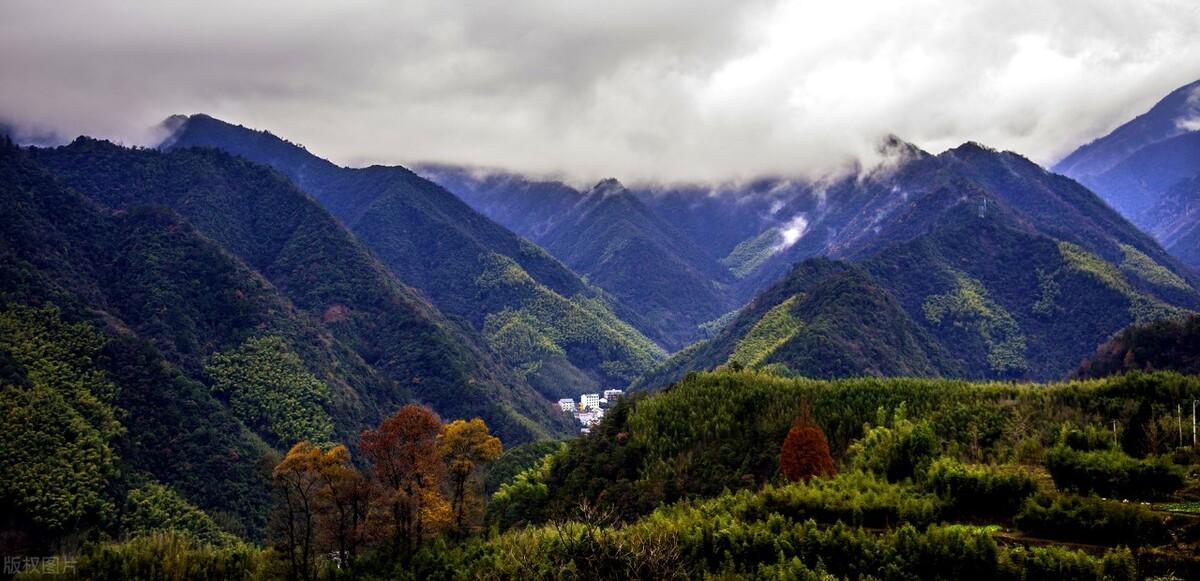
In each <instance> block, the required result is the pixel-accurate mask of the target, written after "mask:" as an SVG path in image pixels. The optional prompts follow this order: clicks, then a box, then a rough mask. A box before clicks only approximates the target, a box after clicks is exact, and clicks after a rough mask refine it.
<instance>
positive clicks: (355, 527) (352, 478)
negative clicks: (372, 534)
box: [317, 445, 371, 567]
mask: <svg viewBox="0 0 1200 581" xmlns="http://www.w3.org/2000/svg"><path fill="white" fill-rule="evenodd" d="M317 475H318V477H319V478H320V480H321V489H320V499H321V501H322V502H321V513H320V514H321V519H320V529H321V532H322V533H323V535H322V536H323V540H324V541H325V542H326V544H327V546H329V547H331V548H333V549H334V550H336V551H337V552H338V557H339V559H340V561H341V563H342V565H343V566H345V567H350V566H351V565H352V564H353V562H354V558H355V557H356V556H357V554H358V547H359V545H360V544H361V543H362V540H363V535H364V528H365V526H366V522H367V513H368V511H369V510H370V500H371V494H370V493H371V486H370V482H368V481H367V479H366V478H365V477H364V476H363V475H362V473H361V472H359V471H358V468H356V467H355V466H354V464H353V463H352V462H351V460H350V451H349V450H347V449H346V447H345V446H342V445H338V446H334V447H333V448H331V449H330V450H329V451H327V452H325V453H324V454H323V455H322V457H321V463H320V466H319V470H318V472H317Z"/></svg>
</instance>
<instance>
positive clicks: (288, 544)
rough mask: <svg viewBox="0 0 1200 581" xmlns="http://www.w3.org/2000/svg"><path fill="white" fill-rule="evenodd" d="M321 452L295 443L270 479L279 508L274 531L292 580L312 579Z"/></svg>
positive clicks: (318, 506)
mask: <svg viewBox="0 0 1200 581" xmlns="http://www.w3.org/2000/svg"><path fill="white" fill-rule="evenodd" d="M320 463H321V449H320V448H318V447H317V446H314V445H313V444H310V443H308V442H299V443H297V444H296V445H295V446H292V449H291V450H288V453H287V455H286V456H284V458H283V460H282V461H280V462H279V464H278V465H277V466H275V470H274V471H273V472H272V476H273V477H274V481H275V489H276V491H277V492H278V494H279V498H280V501H281V504H280V505H279V506H278V508H277V510H276V513H275V523H274V524H275V529H276V532H277V534H278V535H279V540H280V541H281V543H282V545H283V547H282V548H283V549H284V551H285V552H286V553H287V556H288V561H289V564H290V565H291V569H292V571H291V576H292V578H293V579H312V578H314V577H315V576H316V570H315V559H314V551H315V546H314V545H315V542H316V534H317V512H318V511H319V510H320V502H321V501H320V490H321V479H320V476H319V475H318V472H319V465H320Z"/></svg>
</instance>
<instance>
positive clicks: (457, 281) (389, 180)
mask: <svg viewBox="0 0 1200 581" xmlns="http://www.w3.org/2000/svg"><path fill="white" fill-rule="evenodd" d="M175 122H176V123H177V124H179V126H178V127H177V130H176V131H175V133H174V134H173V135H172V137H171V138H170V139H169V140H168V141H167V142H165V143H164V144H163V146H164V148H165V149H179V148H184V147H188V146H197V145H200V146H211V147H217V148H220V149H224V150H225V151H228V152H230V153H233V154H235V155H239V156H241V157H244V158H246V159H249V160H251V161H256V162H260V163H266V164H269V165H271V166H272V167H274V168H275V169H276V170H278V171H280V172H281V173H283V174H284V175H286V176H287V177H289V178H290V179H291V180H292V181H293V182H294V183H295V184H296V185H297V186H299V187H300V188H301V189H302V190H304V191H306V192H308V193H309V194H311V195H312V196H314V197H315V198H316V199H317V200H318V201H319V202H320V203H321V204H322V205H324V206H325V207H326V208H328V209H329V210H330V211H331V212H332V213H333V214H334V215H335V216H337V218H338V219H339V220H340V221H341V222H342V223H343V224H345V225H346V226H347V227H348V228H349V229H350V230H351V231H353V232H354V234H355V235H356V236H357V237H358V238H359V239H360V240H362V242H363V243H364V244H365V245H366V246H367V247H368V248H370V249H371V251H372V252H374V253H375V255H376V256H378V257H379V259H380V260H381V261H382V262H383V263H384V264H385V265H386V266H387V267H388V268H390V269H391V270H392V271H393V272H395V273H396V275H397V276H398V277H399V278H400V279H401V280H403V281H405V282H406V283H409V284H413V285H414V286H415V287H416V288H418V289H420V291H421V292H422V293H423V294H424V295H425V296H426V297H428V298H429V300H430V301H431V302H432V303H433V304H434V305H435V306H437V307H438V308H439V309H440V310H442V311H443V312H445V313H447V314H448V315H451V316H454V317H461V318H462V319H464V320H466V321H467V322H468V323H469V324H470V325H471V326H472V327H473V328H475V329H476V330H479V331H484V330H485V328H487V327H488V326H489V324H491V325H492V326H496V324H497V323H495V321H494V319H495V318H496V317H501V318H504V317H508V316H509V315H508V312H509V311H506V310H505V309H509V310H511V309H513V308H517V309H518V310H519V309H521V308H526V307H530V308H532V307H533V306H535V305H537V304H539V301H540V300H541V299H542V298H543V297H544V295H545V293H551V294H553V295H554V296H555V297H557V298H558V299H561V300H562V301H564V302H565V303H564V304H566V305H567V306H566V307H565V308H566V309H567V310H568V311H570V312H571V314H572V315H573V316H576V317H579V318H580V319H581V320H591V319H594V318H595V317H601V318H612V319H616V318H617V316H616V315H615V314H614V313H613V309H614V308H617V309H618V313H619V314H620V315H622V316H626V315H627V314H628V313H627V311H625V310H622V309H620V307H619V306H617V305H615V301H612V300H611V299H609V298H608V297H606V296H604V295H603V294H601V293H598V292H597V291H596V290H595V289H594V288H592V287H589V286H588V285H587V284H585V283H584V282H583V281H582V280H580V279H579V277H578V276H576V275H575V274H574V273H572V272H571V271H570V270H569V269H567V268H566V267H565V266H563V265H562V264H561V263H560V262H558V261H557V260H554V259H553V258H552V257H550V256H549V255H548V254H546V253H545V252H544V251H542V250H541V249H539V248H538V247H536V246H534V245H533V244H531V243H529V242H528V241H525V240H523V239H521V238H520V237H518V236H516V235H515V234H513V233H512V232H510V231H509V230H507V229H505V228H504V227H502V226H500V225H499V224H496V223H495V222H493V221H491V220H489V219H488V218H486V217H485V216H483V215H482V214H479V213H478V212H476V211H474V210H472V209H471V208H470V207H469V206H467V205H466V204H465V203H463V202H462V201H461V200H459V199H458V198H456V197H455V196H454V195H452V194H450V193H449V192H447V191H446V190H444V189H443V188H441V187H440V186H438V185H436V184H434V183H432V182H429V181H428V180H425V179H423V178H420V177H419V176H417V175H416V174H414V173H412V172H411V171H409V170H407V169H405V168H402V167H383V166H373V167H369V168H363V169H352V168H342V167H338V166H336V165H334V164H332V163H330V162H328V161H326V160H323V159H321V158H318V157H316V156H314V155H312V154H310V153H308V152H307V151H306V150H304V149H303V148H301V147H299V146H296V145H294V144H291V143H288V142H286V141H284V140H282V139H279V138H277V137H275V136H273V135H271V134H269V133H266V132H256V131H252V130H249V129H246V128H243V127H238V126H233V125H229V124H227V123H224V122H221V121H218V120H215V119H212V118H211V117H207V116H203V115H193V116H191V117H189V118H186V119H182V120H180V119H176V120H175ZM494 256H500V257H503V258H505V259H508V260H511V261H512V262H513V263H514V264H515V265H516V266H517V267H519V268H520V270H521V271H523V272H524V273H525V274H526V275H528V276H529V277H530V279H531V280H532V281H534V282H535V283H536V284H534V285H522V286H515V287H508V288H507V289H506V292H507V294H506V295H505V296H504V297H503V299H502V300H497V297H496V296H495V293H491V292H489V291H490V289H487V288H485V287H483V286H481V283H482V281H484V280H486V278H487V276H488V269H489V268H490V266H491V264H492V263H493V257H494ZM518 293H519V294H518ZM489 320H492V322H491V323H489ZM535 320H537V321H543V319H535ZM595 329H596V333H598V335H597V336H595V337H594V339H595V341H596V342H604V343H612V344H618V345H620V346H621V348H620V349H615V350H614V349H606V348H602V347H600V346H599V345H598V344H595V345H591V346H590V348H589V349H579V348H578V347H579V345H574V344H573V345H570V346H568V345H563V344H559V343H555V345H554V348H555V349H551V350H550V351H548V352H553V353H555V354H558V353H560V352H561V353H565V354H566V355H565V357H558V358H557V359H556V360H555V362H554V365H552V366H550V367H553V368H554V369H555V370H556V372H555V373H554V374H552V375H545V374H542V373H541V372H542V370H543V369H542V367H541V366H540V365H532V366H531V365H525V364H524V363H525V362H524V361H521V360H519V358H518V359H510V360H508V361H507V362H508V363H509V364H510V365H511V366H512V367H513V368H514V369H515V370H517V371H519V372H523V373H525V374H527V375H528V378H529V381H530V382H531V383H532V384H533V385H534V386H535V387H537V388H538V389H539V390H541V391H542V392H543V393H544V394H547V395H549V396H554V395H556V394H557V390H560V389H563V387H565V386H561V385H558V382H559V381H560V380H561V379H562V376H563V374H566V375H568V376H570V377H571V378H573V381H576V382H582V386H580V385H579V384H577V387H578V388H579V389H586V388H588V387H589V386H591V387H598V386H601V385H604V386H612V385H624V384H625V383H627V382H628V381H629V380H631V379H632V378H633V377H634V376H636V374H637V373H639V372H640V371H642V370H644V369H645V368H647V367H648V365H649V362H652V361H653V360H654V359H656V358H658V357H661V355H662V353H661V350H660V349H659V348H658V347H657V346H655V345H654V344H653V343H652V342H650V341H649V340H647V339H645V337H642V336H641V335H640V334H639V333H637V332H634V333H632V334H618V333H615V332H613V327H612V326H611V325H600V324H597V325H595ZM533 330H534V331H535V332H536V333H537V334H538V335H540V336H541V337H543V338H549V340H551V341H552V342H553V341H556V340H557V339H559V338H560V337H559V335H561V333H558V332H556V331H555V330H553V329H549V328H535V329H533ZM485 336H487V337H489V339H493V338H495V337H496V335H495V334H490V333H485ZM592 339H593V338H589V337H585V336H583V335H580V334H576V335H574V336H573V338H572V340H574V341H581V342H582V343H585V344H586V343H588V342H589V341H591V340H592ZM492 346H493V347H494V348H496V350H497V351H498V352H500V353H502V354H503V355H505V356H506V357H508V356H509V353H508V350H507V349H506V347H507V345H503V344H500V343H496V342H494V341H493V343H492ZM568 347H570V348H568ZM585 352H590V353H598V352H603V353H604V354H605V356H606V357H611V358H608V359H604V358H600V359H597V358H595V357H583V356H578V357H577V356H576V355H577V354H581V353H585Z"/></svg>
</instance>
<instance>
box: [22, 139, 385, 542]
mask: <svg viewBox="0 0 1200 581" xmlns="http://www.w3.org/2000/svg"><path fill="white" fill-rule="evenodd" d="M0 195H2V197H3V201H4V203H3V204H0V255H2V260H0V268H2V269H3V276H0V304H3V305H4V306H3V311H4V316H3V317H0V318H2V319H3V320H4V325H5V327H6V329H5V332H3V333H0V337H2V339H0V353H2V355H0V358H2V360H3V366H2V367H3V370H4V371H3V376H2V378H0V382H2V383H3V388H4V398H3V406H4V410H3V417H4V426H5V429H4V430H3V432H4V435H5V440H4V443H3V445H2V446H0V448H2V450H0V452H3V454H2V455H3V457H4V461H5V462H11V463H12V464H6V465H5V467H4V474H5V478H4V479H3V483H4V487H5V490H4V491H3V492H2V493H0V499H2V502H3V503H4V504H5V510H3V511H2V512H3V514H4V515H5V517H4V518H5V519H6V522H5V525H6V528H7V527H8V526H12V527H14V528H15V529H16V531H17V534H18V535H29V538H30V541H29V542H31V543H34V544H35V545H36V544H37V542H38V539H39V538H42V537H48V538H56V537H57V536H58V535H61V534H63V533H65V532H70V531H72V530H78V529H79V528H82V527H85V526H86V525H87V524H95V523H97V522H99V521H101V520H104V519H111V518H112V517H113V515H112V514H111V513H112V511H113V510H115V509H118V508H121V507H120V505H119V504H117V503H118V502H119V501H120V500H121V499H123V498H124V494H123V492H124V490H125V489H128V488H132V487H135V486H139V485H140V482H141V481H144V480H146V479H149V480H150V481H155V480H157V481H160V482H163V483H167V484H170V485H171V486H172V487H173V488H174V489H175V490H177V491H178V492H179V493H181V494H183V495H184V496H185V497H186V498H187V499H189V500H190V501H192V502H194V503H196V504H197V505H199V506H201V507H203V508H205V509H207V510H209V511H210V512H212V513H214V514H218V513H224V514H225V515H227V516H228V518H230V519H232V521H234V522H238V523H240V526H241V527H242V528H243V529H244V530H247V531H248V532H249V533H250V534H251V535H257V534H260V533H261V531H262V527H263V526H264V525H265V522H266V512H267V507H268V505H269V502H270V498H269V488H268V482H267V479H266V474H264V473H263V472H262V469H261V466H260V462H261V460H262V458H264V457H265V456H267V455H268V454H270V453H271V448H270V447H269V446H268V445H267V444H266V443H264V440H263V438H266V439H269V440H272V441H275V442H282V443H284V444H290V442H283V440H284V439H285V438H287V437H294V436H296V435H301V436H302V437H315V438H321V439H327V438H330V437H332V436H334V434H335V433H336V434H338V435H339V436H345V435H348V434H349V433H351V432H352V430H353V429H355V428H357V425H356V424H355V423H354V421H353V419H354V416H355V415H361V414H362V406H363V403H362V402H360V401H358V398H357V396H356V394H355V393H354V390H355V389H356V388H359V387H365V386H364V385H363V384H365V383H374V384H377V385H379V386H384V385H386V384H387V380H386V379H384V378H381V377H377V376H376V375H375V374H374V373H372V371H371V370H370V369H369V368H368V367H367V366H366V365H364V364H363V363H362V362H361V361H359V360H357V358H355V357H354V356H353V354H352V353H348V352H345V351H344V350H342V349H340V348H339V346H338V345H337V344H336V343H334V342H332V341H331V338H330V337H329V336H328V335H327V334H325V333H323V332H322V331H321V330H320V329H318V328H316V327H315V325H313V324H312V323H310V322H309V321H308V319H307V317H305V316H303V314H302V313H300V312H298V311H296V310H295V309H294V308H293V307H292V306H291V304H290V303H289V302H288V301H287V300H286V299H284V298H283V297H282V296H280V295H279V294H278V293H277V292H276V291H275V289H274V288H273V287H272V286H271V285H270V283H268V282H267V281H266V280H264V279H262V278H261V277H259V276H258V275H256V274H255V273H254V272H253V271H251V270H250V269H249V268H247V267H246V266H245V265H244V264H242V263H241V262H239V261H237V260H236V259H234V258H232V257H230V256H229V255H228V254H226V253H225V252H224V251H223V250H221V249H220V248H219V247H217V245H216V244H214V243H213V242H211V241H210V240H208V239H206V238H203V237H202V236H200V235H198V234H197V233H196V232H195V231H194V230H193V229H192V227H191V226H190V225H188V224H187V223H186V222H183V221H182V220H181V219H180V218H179V217H178V216H177V215H175V214H173V213H171V212H170V211H168V210H165V209H162V208H152V207H151V208H146V207H141V208H136V209H132V210H129V211H121V212H116V213H109V212H107V211H105V210H103V209H101V208H100V207H99V206H98V205H96V204H95V203H93V202H91V201H90V200H88V199H86V198H85V197H83V196H82V195H80V194H78V193H76V192H74V191H71V190H69V189H67V188H65V187H64V186H63V185H62V184H61V183H60V182H58V181H57V180H55V179H54V178H53V177H52V176H51V175H50V174H49V173H47V172H45V171H44V170H42V169H41V168H40V167H38V166H37V165H36V164H35V163H34V162H33V161H32V160H31V159H29V156H28V155H26V154H25V153H24V152H22V151H21V150H19V149H17V148H15V147H12V146H11V145H8V144H4V145H3V146H2V147H0ZM256 338H268V339H270V340H271V341H272V345H271V347H272V348H271V349H269V350H263V351H261V352H260V353H259V357H258V359H259V361H258V362H259V363H262V364H267V365H273V366H275V367H276V368H278V369H279V370H281V371H282V372H284V373H285V374H287V375H289V376H290V377H291V378H293V379H298V380H300V381H297V382H296V385H295V389H291V388H290V386H288V388H287V389H284V388H283V386H281V385H279V384H277V383H275V382H268V383H266V384H264V383H262V382H250V383H247V384H246V386H245V390H244V391H243V390H238V391H237V392H236V393H219V392H217V391H215V390H214V389H213V388H212V387H211V386H210V385H208V384H206V382H205V381H204V378H205V376H206V375H207V374H206V372H205V367H206V366H207V365H208V364H209V363H210V361H211V360H210V356H211V355H213V354H214V353H216V352H223V353H233V352H236V351H237V350H238V349H240V348H242V346H244V345H246V343H247V342H251V341H254V340H255V339H256ZM297 356H299V357H302V358H303V361H304V363H303V364H300V363H298V360H297ZM334 370H336V373H335V372H334ZM76 378H77V379H76ZM289 383H290V382H289ZM301 383H302V384H303V385H300V384H301ZM68 386H73V387H71V388H70V389H67V387H68ZM306 386H307V387H309V388H310V389H304V387H306ZM363 392H364V393H370V391H369V390H367V389H363ZM226 398H234V399H238V400H240V401H241V402H243V405H241V406H237V407H230V406H226V405H225V404H224V403H222V401H223V400H224V399H226ZM246 426H249V427H251V428H252V429H253V430H254V431H251V429H247V427H246ZM106 482H108V483H110V484H105V483H106ZM109 487H111V488H109ZM37 490H42V491H46V492H47V493H48V492H49V491H51V490H53V491H54V493H53V494H54V495H56V498H58V499H59V501H57V502H58V503H59V504H55V503H48V502H45V501H44V500H45V499H43V498H42V497H41V496H39V495H38V494H35V492H34V491H37Z"/></svg>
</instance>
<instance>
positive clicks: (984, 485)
mask: <svg viewBox="0 0 1200 581" xmlns="http://www.w3.org/2000/svg"><path fill="white" fill-rule="evenodd" d="M925 485H926V486H927V487H928V488H929V489H930V490H933V491H934V492H936V493H937V494H938V495H939V496H941V497H942V498H943V499H945V500H946V501H948V502H949V503H950V505H951V506H952V507H953V509H954V510H955V511H957V512H959V513H961V514H969V515H1012V514H1015V513H1016V512H1017V511H1018V510H1020V508H1021V506H1022V505H1023V504H1024V502H1025V499H1026V498H1028V497H1029V496H1030V495H1031V494H1033V493H1034V492H1036V491H1037V483H1036V482H1035V481H1034V479H1033V477H1032V476H1030V475H1029V473H1028V472H1025V471H1023V470H1003V469H999V468H996V467H993V466H966V465H963V464H961V463H959V462H958V461H955V460H953V459H950V458H941V459H939V460H937V461H936V462H934V463H933V465H931V466H930V467H929V471H928V472H927V473H926V477H925Z"/></svg>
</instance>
